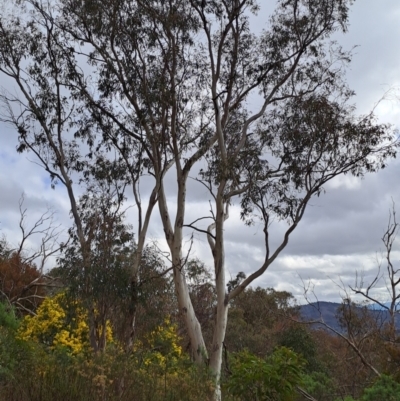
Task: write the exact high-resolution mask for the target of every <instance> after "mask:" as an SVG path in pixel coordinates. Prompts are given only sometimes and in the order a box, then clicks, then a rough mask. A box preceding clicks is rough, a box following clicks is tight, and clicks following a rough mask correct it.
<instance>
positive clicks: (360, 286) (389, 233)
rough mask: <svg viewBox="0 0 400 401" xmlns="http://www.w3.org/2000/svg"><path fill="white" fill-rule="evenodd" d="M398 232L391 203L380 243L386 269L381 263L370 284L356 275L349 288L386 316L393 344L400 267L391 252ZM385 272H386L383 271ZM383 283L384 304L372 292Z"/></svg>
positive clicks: (399, 309)
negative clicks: (374, 305)
mask: <svg viewBox="0 0 400 401" xmlns="http://www.w3.org/2000/svg"><path fill="white" fill-rule="evenodd" d="M398 231H399V223H398V222H397V220H396V210H395V205H394V203H393V206H392V209H391V211H389V221H388V225H387V229H386V231H385V233H384V234H383V237H382V242H383V245H384V247H385V255H384V258H385V261H386V264H387V265H386V269H382V265H381V263H380V264H379V265H378V272H377V274H376V276H375V278H374V279H373V280H372V281H371V282H370V283H365V282H364V277H363V276H362V275H361V276H360V275H357V278H356V284H355V286H354V287H350V288H351V290H352V291H353V292H354V293H355V294H358V295H361V296H362V297H364V298H365V299H366V300H367V301H369V302H373V303H374V304H376V305H379V307H380V308H382V310H384V311H386V313H387V315H388V321H387V322H386V326H387V339H388V340H389V341H392V342H395V341H396V339H397V329H396V323H397V320H398V319H397V316H398V314H399V312H400V292H399V286H400V267H397V266H396V265H395V264H394V263H393V260H392V250H393V246H394V245H395V242H396V236H397V233H398ZM385 270H386V271H385ZM382 281H384V283H385V286H386V290H387V292H386V294H387V296H388V300H389V302H384V301H382V300H381V297H379V296H377V294H376V292H375V291H374V290H375V289H376V288H377V286H378V285H379V284H380V283H381V282H382Z"/></svg>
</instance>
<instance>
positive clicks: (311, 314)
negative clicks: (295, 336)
mask: <svg viewBox="0 0 400 401" xmlns="http://www.w3.org/2000/svg"><path fill="white" fill-rule="evenodd" d="M339 306H341V304H340V303H337V302H325V301H320V302H313V303H310V304H307V305H301V306H300V316H301V318H302V320H303V321H314V320H320V319H321V317H322V319H323V321H324V322H325V323H326V324H327V325H329V326H331V327H332V328H333V329H335V330H337V331H338V332H340V333H343V332H344V329H343V327H341V325H340V323H339V319H338V317H337V314H338V313H337V310H338V308H339ZM378 306H379V305H376V307H375V306H373V307H370V308H369V313H370V314H371V316H372V317H374V319H375V320H376V321H377V322H378V323H379V324H383V323H384V322H385V321H387V320H388V319H389V313H388V312H387V311H386V310H383V309H382V307H379V308H378ZM360 310H361V308H360ZM313 326H314V327H315V328H316V329H318V328H322V329H324V330H327V329H326V328H325V327H324V326H323V325H320V324H314V325H313ZM396 328H397V330H399V331H400V316H399V315H397V317H396Z"/></svg>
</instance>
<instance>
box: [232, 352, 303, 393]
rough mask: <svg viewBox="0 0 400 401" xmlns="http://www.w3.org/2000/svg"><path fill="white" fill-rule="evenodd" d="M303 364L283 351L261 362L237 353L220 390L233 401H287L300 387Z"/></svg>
mask: <svg viewBox="0 0 400 401" xmlns="http://www.w3.org/2000/svg"><path fill="white" fill-rule="evenodd" d="M304 364H305V361H304V359H303V358H302V357H301V356H299V355H297V354H296V353H295V352H293V351H292V350H290V349H288V348H285V347H279V348H277V349H276V350H275V351H274V353H273V354H272V355H270V356H269V357H267V358H265V359H262V358H258V357H257V356H255V355H252V354H250V353H248V352H246V351H244V352H239V353H237V354H235V355H234V356H233V360H232V364H231V365H232V368H231V370H232V374H231V375H230V376H229V378H228V379H227V380H226V383H224V387H225V389H226V391H227V392H228V394H229V395H231V396H233V399H234V400H254V401H290V400H293V399H294V398H295V395H296V386H297V385H299V384H301V383H302V373H303V367H304Z"/></svg>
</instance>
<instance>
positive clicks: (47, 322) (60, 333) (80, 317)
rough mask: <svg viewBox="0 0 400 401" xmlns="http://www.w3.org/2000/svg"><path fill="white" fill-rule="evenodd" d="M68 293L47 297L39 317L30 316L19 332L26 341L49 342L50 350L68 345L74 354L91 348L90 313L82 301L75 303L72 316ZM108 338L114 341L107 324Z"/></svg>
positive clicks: (68, 348) (24, 321)
mask: <svg viewBox="0 0 400 401" xmlns="http://www.w3.org/2000/svg"><path fill="white" fill-rule="evenodd" d="M64 300H65V295H64V294H63V293H60V294H57V295H55V296H54V297H51V298H50V297H48V298H45V300H44V301H43V302H42V304H41V305H40V307H39V308H38V309H37V312H36V315H35V316H26V317H25V318H24V319H23V321H22V324H21V326H20V328H19V331H18V336H19V338H21V339H24V340H33V341H36V342H39V343H41V344H44V345H47V346H48V347H50V349H54V348H56V347H65V348H66V349H67V350H68V351H70V352H71V353H72V354H79V353H81V352H84V351H87V350H89V349H90V342H89V327H88V324H87V320H88V319H87V313H86V311H85V310H84V309H83V308H82V307H81V306H79V305H78V304H75V305H74V311H73V313H72V314H71V316H69V315H68V313H67V311H66V310H65V309H64V307H63V301H64ZM106 337H107V341H112V330H111V327H110V325H107V327H106Z"/></svg>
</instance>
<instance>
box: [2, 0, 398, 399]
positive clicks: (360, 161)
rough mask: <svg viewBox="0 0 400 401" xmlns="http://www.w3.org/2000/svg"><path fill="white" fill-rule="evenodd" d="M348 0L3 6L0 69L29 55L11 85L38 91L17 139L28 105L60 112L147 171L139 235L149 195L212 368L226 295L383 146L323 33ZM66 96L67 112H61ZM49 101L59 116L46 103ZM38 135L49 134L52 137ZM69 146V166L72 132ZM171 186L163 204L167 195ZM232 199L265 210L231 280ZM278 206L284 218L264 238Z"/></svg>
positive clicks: (69, 0) (197, 345)
mask: <svg viewBox="0 0 400 401" xmlns="http://www.w3.org/2000/svg"><path fill="white" fill-rule="evenodd" d="M351 2H352V1H350V0H285V1H284V0H278V1H277V2H276V9H275V12H274V13H273V14H272V15H271V17H270V18H269V20H268V22H267V23H266V25H265V27H264V30H262V31H261V32H259V33H256V32H255V31H254V30H253V29H252V28H253V22H252V18H253V17H254V14H257V12H259V11H260V7H259V5H258V4H257V2H256V1H255V0H168V1H161V0H102V1H100V0H86V1H80V0H63V1H57V0H55V1H51V2H48V3H47V2H44V1H43V2H37V1H27V2H25V3H26V4H28V6H27V7H28V8H29V9H30V10H31V11H32V12H33V17H31V20H30V21H29V22H28V23H27V24H26V25H25V23H24V22H23V21H24V20H23V19H21V18H18V17H16V18H15V19H14V20H13V21H12V25H11V23H10V21H7V20H5V18H4V17H3V18H2V20H1V38H0V39H2V43H3V45H2V46H1V50H0V54H1V56H0V57H1V58H0V69H1V71H2V72H3V73H5V74H6V75H8V76H10V77H11V78H13V79H14V80H15V81H16V82H17V83H18V82H21V78H20V75H19V71H21V69H22V67H21V66H22V65H23V64H24V63H25V61H24V60H26V59H27V60H32V59H33V60H34V61H33V66H36V68H34V67H33V68H32V69H30V70H29V71H28V76H27V77H26V78H24V79H26V81H23V83H22V84H21V83H18V85H19V87H20V90H21V92H22V94H23V95H24V96H25V98H27V95H29V91H28V92H27V91H26V90H25V92H26V93H25V92H24V90H23V89H22V87H23V84H24V83H27V81H29V80H30V79H32V78H33V79H34V81H35V80H36V82H37V85H36V86H37V89H36V92H35V93H37V94H38V98H37V99H36V98H35V99H33V101H34V102H33V103H32V102H31V101H29V100H28V102H27V104H26V105H25V104H23V106H26V107H27V109H28V112H27V113H25V114H24V113H22V114H21V115H20V116H19V118H14V119H13V120H12V121H13V123H14V124H15V125H16V126H17V128H18V129H19V132H20V137H21V139H22V140H23V139H24V137H25V136H26V135H27V134H26V132H27V130H28V129H27V127H26V120H27V119H28V121H32V118H33V120H35V121H37V123H39V124H42V122H43V120H44V119H46V118H48V119H49V123H53V121H58V122H59V123H58V128H59V129H58V131H60V121H62V122H64V120H65V119H66V121H68V124H70V125H72V126H75V125H78V126H79V127H80V129H79V131H76V134H75V138H77V137H79V138H82V139H84V140H85V141H86V142H88V146H89V147H91V148H92V147H93V146H94V145H95V144H96V143H99V144H101V145H106V149H111V147H112V148H113V149H116V150H117V152H118V155H119V156H118V157H120V158H121V160H125V159H124V157H125V156H126V155H130V156H129V157H131V156H132V158H131V159H129V160H131V162H132V161H133V164H134V165H135V168H134V169H133V170H131V171H132V174H133V177H132V178H129V177H127V180H128V181H129V182H131V183H132V182H133V183H136V184H137V183H138V182H139V181H138V180H139V177H142V176H143V175H144V174H146V175H147V176H148V177H149V178H148V182H151V189H150V193H149V196H148V199H149V201H148V204H147V207H146V208H145V209H144V213H143V216H144V220H143V225H142V228H141V237H140V238H141V239H140V240H139V243H141V242H140V241H142V242H143V244H144V241H145V237H146V230H147V227H148V223H149V220H150V216H151V213H152V211H153V209H154V206H155V205H156V204H157V205H158V209H159V215H160V218H161V221H162V225H163V229H164V232H165V239H166V242H167V245H168V247H169V251H170V259H171V262H172V269H173V278H174V285H175V291H176V295H177V300H178V305H179V310H180V312H181V314H182V317H183V319H184V321H185V324H186V327H187V331H188V335H189V337H190V343H191V347H192V354H193V355H194V358H195V360H196V361H198V362H200V363H202V362H205V361H208V362H209V366H210V368H211V370H212V371H213V372H214V374H215V376H216V378H217V379H218V378H219V375H220V370H221V360H222V343H223V340H224V336H225V330H226V324H227V318H228V305H229V302H230V301H231V300H232V299H233V298H235V297H236V296H238V295H239V294H240V293H241V292H242V291H243V290H244V289H245V288H246V287H247V286H249V285H250V284H251V283H252V282H253V281H254V280H255V279H256V278H257V277H259V276H260V275H262V274H263V273H264V272H265V271H266V270H267V269H268V268H269V266H270V265H271V264H272V263H273V262H274V260H275V259H276V258H277V256H278V255H279V253H280V252H281V251H282V250H283V249H284V248H285V246H286V245H287V244H288V241H289V237H290V235H291V233H292V232H293V231H294V230H295V228H296V227H297V225H298V224H299V222H300V220H301V219H302V217H303V215H304V212H305V209H306V206H307V204H308V202H309V201H310V199H311V198H312V197H313V196H315V195H320V194H321V193H322V191H323V187H324V185H325V184H326V183H327V182H328V181H329V180H331V179H333V178H334V177H336V176H338V175H341V174H353V175H356V176H362V175H363V174H365V173H366V172H374V171H376V170H378V169H379V168H381V167H384V166H385V163H386V160H387V159H388V158H390V157H393V156H395V153H396V146H397V143H396V138H395V136H394V132H393V131H392V130H391V128H390V127H389V126H385V125H379V124H377V123H376V122H375V120H374V116H373V115H372V114H369V115H366V116H361V117H356V116H355V115H354V112H355V111H354V108H353V107H352V106H351V105H349V100H350V98H351V96H352V95H353V92H352V91H351V90H350V89H349V88H348V87H347V85H346V82H345V81H344V78H343V75H344V69H345V66H346V64H347V63H348V62H349V61H350V59H351V54H350V53H348V52H345V51H343V50H342V49H341V47H340V46H339V45H338V44H336V43H334V42H332V41H331V40H330V37H331V36H332V34H333V33H335V32H337V31H344V32H345V31H346V30H347V24H348V8H349V6H350V4H351ZM19 30H23V37H24V39H20V36H19V33H18V32H19ZM35 35H37V38H36V37H35ZM46 40H47V42H46ZM49 41H50V42H51V43H52V44H53V45H52V46H53V47H52V48H49V46H48V45H47V43H49ZM26 43H29V44H26ZM56 56H57V57H58V62H57V63H55V62H54V61H52V60H54V57H56ZM41 63H42V64H43V65H42V64H41ZM49 63H50V64H49ZM16 65H17V66H19V67H18V68H19V70H18V69H16ZM48 65H49V67H47V68H44V67H45V66H48ZM46 73H47V75H46ZM41 74H42V75H43V74H45V77H51V79H52V82H54V83H55V87H56V88H57V87H58V85H59V83H58V82H59V81H60V79H61V78H59V77H60V76H62V82H63V84H64V86H65V87H66V89H67V90H68V93H69V95H68V97H67V98H64V97H63V96H58V97H57V96H56V97H55V98H54V96H53V95H52V97H51V96H50V99H51V100H50V101H49V98H48V97H46V96H43V95H40V93H41V90H42V88H41V86H40V85H41V84H42V80H40V79H39V77H40V76H41ZM60 74H61V75H60ZM45 81H46V80H45ZM46 82H47V81H46ZM50 89H51V90H53V89H54V88H53V87H50ZM46 93H47V92H45V94H46ZM51 93H53V92H51ZM31 97H32V96H31ZM65 103H68V104H69V105H70V107H71V110H73V112H72V114H69V113H66V114H65V117H63V118H60V114H62V115H64V114H63V112H61V111H60V110H62V106H63V105H64V104H65ZM54 104H57V105H59V106H57V107H56V108H54ZM49 107H50V108H51V107H53V109H52V110H53V111H57V110H58V111H59V112H58V117H57V113H56V114H55V119H54V118H53V117H52V118H51V117H49V116H48V115H49ZM10 109H12V108H10ZM74 113H78V114H74ZM50 114H51V113H50ZM53 114H54V113H53ZM29 118H30V120H29ZM53 124H54V123H53ZM56 128H57V127H56ZM64 128H65V129H69V128H68V127H67V126H66V125H65V127H64V126H63V127H61V129H64ZM43 130H44V129H43ZM41 138H42V139H41V142H40V143H41V144H44V146H51V140H50V138H49V137H48V136H47V137H45V136H42V137H41ZM60 143H61V142H60ZM99 146H100V145H99ZM94 147H96V146H94ZM68 150H69V151H70V152H72V154H71V156H72V158H71V161H72V162H75V165H76V159H79V158H77V157H76V158H75V157H74V156H73V155H74V152H75V151H77V147H75V146H72V147H70V148H68ZM129 152H130V153H129ZM68 157H70V155H69V156H68ZM79 160H81V159H79ZM135 162H137V163H138V164H135ZM65 163H66V161H65V160H64V159H63V160H61V162H58V164H56V167H57V169H59V170H60V171H62V170H63V169H65ZM76 167H78V169H79V167H80V166H76ZM127 167H128V166H127ZM57 171H58V170H57ZM127 171H128V172H129V168H127ZM53 175H54V173H53ZM128 175H129V174H128ZM189 175H194V176H195V178H196V179H197V181H198V182H199V184H203V185H204V186H205V187H206V188H207V189H208V190H209V193H210V204H211V210H210V214H208V215H207V214H201V212H200V214H199V215H198V217H197V218H196V219H195V221H187V217H186V206H187V188H188V179H189ZM170 176H174V177H175V180H176V185H177V188H173V189H172V190H171V188H169V187H168V185H167V184H166V183H167V179H168V178H169V177H170ZM61 178H62V179H64V178H63V176H62V177H61ZM134 188H137V186H136V187H135V185H134ZM171 193H172V194H173V195H174V197H175V203H174V205H173V209H174V210H173V211H170V210H169V207H168V204H167V199H168V196H169V194H171ZM137 194H138V192H137ZM234 202H237V203H239V204H240V206H241V210H242V211H241V217H242V219H243V221H244V223H247V224H251V223H252V221H254V220H255V219H260V220H261V222H262V224H263V226H264V229H263V233H264V237H265V252H264V255H265V258H264V262H263V263H261V264H260V266H257V267H256V268H255V269H254V271H252V272H251V273H250V274H249V275H248V276H247V277H246V278H245V279H243V280H242V281H240V282H238V285H236V286H235V287H234V288H230V291H227V288H226V276H225V250H224V243H225V240H224V233H225V222H226V220H227V219H228V217H229V208H230V206H231V205H232V204H233V203H234ZM139 204H140V205H141V203H139ZM170 208H171V206H170ZM274 217H277V218H278V219H281V220H285V221H287V223H288V228H287V230H286V232H285V234H284V235H283V237H282V238H281V240H280V244H279V245H278V246H277V247H276V248H275V249H272V248H271V245H270V223H271V221H272V220H273V219H274ZM207 219H208V220H207ZM191 230H195V231H197V232H200V233H202V234H204V236H205V237H206V238H207V240H208V244H209V246H210V251H211V253H212V256H213V259H214V269H213V276H214V280H215V296H216V307H215V324H214V334H213V340H212V343H211V344H207V345H208V346H207V345H206V344H205V341H204V338H203V335H202V329H201V326H200V324H199V322H198V319H197V317H196V314H195V311H194V308H193V305H192V302H191V299H190V293H189V286H188V283H187V277H186V273H185V267H186V266H185V262H186V261H187V255H184V250H183V238H184V233H185V232H186V231H191ZM139 254H140V246H139V253H138V255H139ZM134 271H135V269H133V272H134ZM133 276H134V275H133ZM216 397H217V398H218V397H219V395H218V394H217V395H216Z"/></svg>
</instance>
